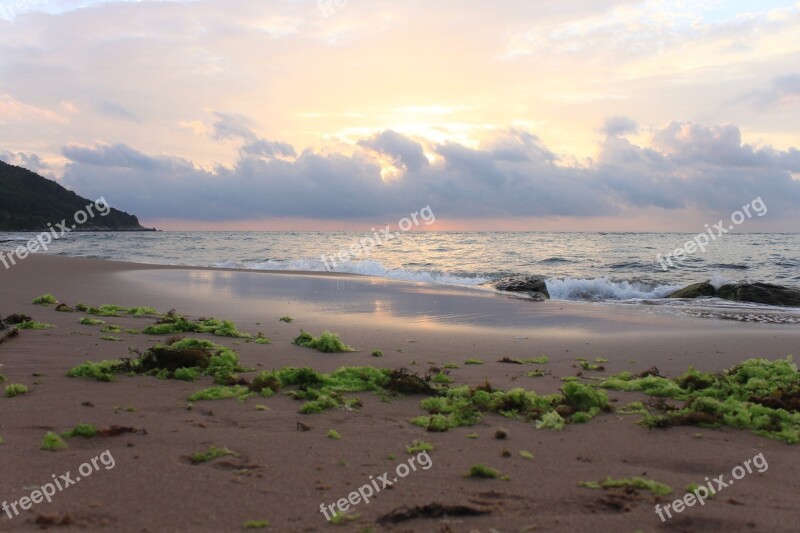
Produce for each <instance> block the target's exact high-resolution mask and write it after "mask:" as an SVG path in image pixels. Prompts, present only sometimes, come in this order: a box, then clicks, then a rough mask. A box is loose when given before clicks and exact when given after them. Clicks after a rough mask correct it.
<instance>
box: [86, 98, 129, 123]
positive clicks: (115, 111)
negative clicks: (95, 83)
mask: <svg viewBox="0 0 800 533" xmlns="http://www.w3.org/2000/svg"><path fill="white" fill-rule="evenodd" d="M95 109H96V110H97V111H98V112H99V113H101V114H103V115H105V116H107V117H111V118H117V119H123V120H130V121H132V122H139V117H137V116H136V115H135V114H134V113H133V112H132V111H130V110H129V109H127V108H125V107H124V106H121V105H120V104H117V103H115V102H111V101H109V100H100V101H99V102H97V103H96V104H95Z"/></svg>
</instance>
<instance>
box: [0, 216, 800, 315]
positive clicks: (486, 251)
mask: <svg viewBox="0 0 800 533" xmlns="http://www.w3.org/2000/svg"><path fill="white" fill-rule="evenodd" d="M33 236H34V235H33V234H27V233H26V234H23V233H0V248H5V249H10V248H12V247H14V246H17V245H18V244H19V243H21V242H23V241H26V240H28V239H30V238H32V237H33ZM693 237H694V235H693V234H680V233H544V232H409V233H405V234H402V235H401V236H399V237H396V238H394V239H392V240H390V241H387V242H382V243H381V244H379V245H374V246H373V245H372V243H371V242H370V241H366V240H365V241H364V243H365V244H366V247H361V245H360V244H359V243H360V242H361V241H362V240H363V239H367V238H373V240H374V235H372V234H371V233H360V232H351V231H347V232H143V233H71V234H67V235H66V236H65V237H64V238H63V239H61V240H58V241H55V242H54V243H52V245H51V246H50V249H49V250H48V252H47V253H50V254H57V255H69V256H82V257H90V258H96V259H114V260H119V261H129V262H137V263H154V264H165V265H186V266H218V267H229V268H247V269H261V270H298V271H300V270H306V271H308V270H311V271H324V270H328V269H330V270H333V271H336V272H348V273H355V274H366V275H371V276H378V277H383V278H390V279H395V280H404V281H412V282H422V283H432V284H442V285H465V286H479V285H481V284H483V283H485V282H487V281H491V280H493V279H497V278H499V277H502V276H506V275H510V274H539V275H543V276H546V278H547V286H548V290H549V291H550V294H551V297H552V298H553V299H556V300H587V301H604V302H637V301H648V302H649V303H653V301H657V300H659V299H661V298H662V297H663V296H665V295H667V294H669V293H670V292H671V291H674V290H676V289H677V288H680V287H683V286H685V285H687V284H689V283H694V282H698V281H704V280H709V279H710V280H712V283H715V284H717V285H720V284H722V283H724V282H728V281H734V282H735V281H764V282H770V283H777V284H782V285H790V286H800V234H797V233H793V234H785V233H781V234H735V233H730V234H727V235H724V236H722V237H720V238H719V239H717V240H716V241H714V242H712V243H711V244H709V246H708V247H707V249H706V251H704V252H702V251H699V250H698V251H697V252H695V253H694V254H691V255H689V256H688V257H687V258H686V259H684V260H683V261H681V262H675V266H676V268H669V269H668V270H666V271H665V270H663V268H662V266H661V265H660V264H659V262H658V261H657V260H656V256H657V254H659V253H660V254H662V255H667V254H668V253H670V251H672V250H675V248H677V247H680V246H683V244H684V243H685V242H687V241H688V240H690V239H692V238H693ZM353 246H355V247H356V248H355V249H357V250H358V252H359V254H358V255H354V256H353V257H352V258H351V259H350V260H349V261H341V259H339V258H337V256H338V254H339V252H347V251H348V250H349V249H350V248H351V247H353ZM323 254H324V256H325V257H324V260H323ZM326 264H327V268H326ZM663 303H665V304H666V303H667V302H663ZM718 304H719V305H721V306H725V305H727V304H726V303H725V302H718Z"/></svg>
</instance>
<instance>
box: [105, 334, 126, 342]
mask: <svg viewBox="0 0 800 533" xmlns="http://www.w3.org/2000/svg"><path fill="white" fill-rule="evenodd" d="M100 340H101V341H113V342H119V341H121V340H122V339H120V338H119V337H114V336H113V335H103V336H102V337H100Z"/></svg>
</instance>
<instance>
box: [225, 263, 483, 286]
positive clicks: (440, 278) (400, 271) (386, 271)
mask: <svg viewBox="0 0 800 533" xmlns="http://www.w3.org/2000/svg"><path fill="white" fill-rule="evenodd" d="M215 266H218V267H223V268H249V269H253V270H292V271H306V272H325V271H327V270H326V268H325V265H324V264H323V263H322V261H321V260H319V259H297V260H293V261H272V260H269V261H262V262H244V263H240V262H236V261H225V262H224V263H218V264H216V265H215ZM330 272H341V273H346V274H361V275H363V276H375V277H379V278H387V279H394V280H398V281H410V282H417V283H432V284H435V285H461V286H475V285H480V284H481V283H485V282H486V281H488V278H483V277H480V276H458V275H454V274H448V273H445V272H436V271H429V270H410V269H406V268H387V267H385V266H384V265H383V264H382V263H381V262H380V261H375V260H371V259H370V260H366V261H348V262H345V263H340V264H338V265H337V266H336V267H335V268H334V269H333V270H330Z"/></svg>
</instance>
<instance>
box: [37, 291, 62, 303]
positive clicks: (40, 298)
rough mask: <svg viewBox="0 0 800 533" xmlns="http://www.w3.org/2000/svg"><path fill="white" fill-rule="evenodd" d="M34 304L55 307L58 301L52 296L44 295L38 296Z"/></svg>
mask: <svg viewBox="0 0 800 533" xmlns="http://www.w3.org/2000/svg"><path fill="white" fill-rule="evenodd" d="M32 303H34V304H36V305H53V304H57V303H58V300H57V299H56V297H55V296H53V295H52V294H50V293H47V294H43V295H42V296H37V297H36V298H34V299H33V302H32Z"/></svg>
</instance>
